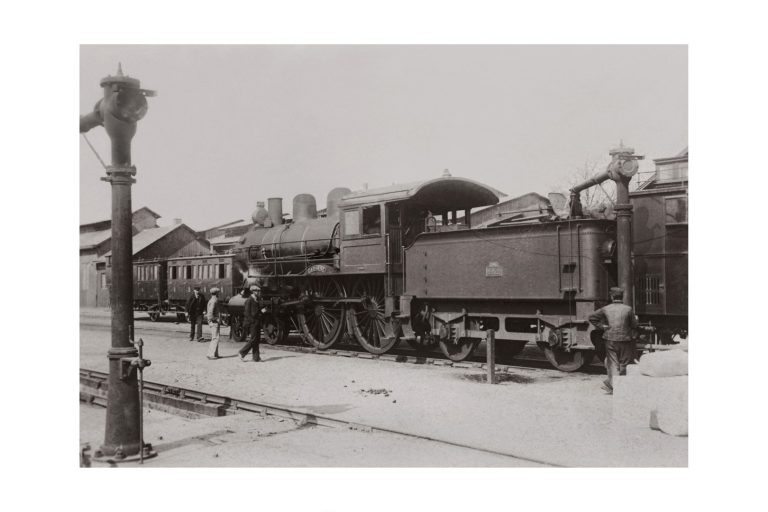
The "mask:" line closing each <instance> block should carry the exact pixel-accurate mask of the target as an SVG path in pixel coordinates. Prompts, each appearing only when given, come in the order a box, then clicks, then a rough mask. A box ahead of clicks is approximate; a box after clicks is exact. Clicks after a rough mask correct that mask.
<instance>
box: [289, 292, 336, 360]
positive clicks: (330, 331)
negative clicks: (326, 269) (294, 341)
mask: <svg viewBox="0 0 768 512" xmlns="http://www.w3.org/2000/svg"><path fill="white" fill-rule="evenodd" d="M304 293H305V294H306V295H307V297H308V301H307V303H306V304H305V305H304V306H303V307H302V308H299V310H298V311H297V312H296V324H297V326H298V328H299V332H300V333H301V334H302V335H303V337H304V339H305V340H306V341H308V342H309V343H310V344H312V345H313V346H314V347H317V348H319V349H321V350H325V349H327V348H330V347H331V346H332V345H333V344H334V343H336V342H337V341H338V340H339V338H341V335H342V334H343V331H344V313H345V311H346V308H345V307H344V303H342V302H333V300H330V299H340V298H342V297H344V296H345V294H344V288H343V287H342V286H341V284H340V283H339V282H338V281H336V280H334V279H333V278H319V277H316V278H312V279H311V280H310V281H309V282H308V283H307V286H306V289H305V290H304Z"/></svg>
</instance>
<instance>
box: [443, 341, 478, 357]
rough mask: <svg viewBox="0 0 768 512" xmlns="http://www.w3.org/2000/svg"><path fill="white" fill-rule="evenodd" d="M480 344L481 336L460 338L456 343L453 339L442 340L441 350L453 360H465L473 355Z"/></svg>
mask: <svg viewBox="0 0 768 512" xmlns="http://www.w3.org/2000/svg"><path fill="white" fill-rule="evenodd" d="M479 344H480V338H459V339H458V340H456V343H454V342H453V340H451V339H441V340H440V352H442V353H443V355H444V356H445V357H447V358H448V359H450V360H451V361H456V362H459V361H463V360H465V359H466V358H468V357H469V356H471V355H472V352H474V351H475V349H476V348H477V346H478V345H479Z"/></svg>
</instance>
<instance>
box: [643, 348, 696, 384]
mask: <svg viewBox="0 0 768 512" xmlns="http://www.w3.org/2000/svg"><path fill="white" fill-rule="evenodd" d="M639 366H640V372H641V373H642V374H643V375H648V376H650V377H675V376H678V375H688V352H685V351H683V350H665V351H662V352H651V353H650V354H644V355H643V357H641V358H640V364H639Z"/></svg>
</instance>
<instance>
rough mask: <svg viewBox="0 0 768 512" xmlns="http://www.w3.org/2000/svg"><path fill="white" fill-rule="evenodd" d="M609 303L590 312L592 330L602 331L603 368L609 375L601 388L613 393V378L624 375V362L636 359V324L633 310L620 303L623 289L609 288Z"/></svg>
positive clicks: (627, 362)
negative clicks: (634, 334) (603, 345)
mask: <svg viewBox="0 0 768 512" xmlns="http://www.w3.org/2000/svg"><path fill="white" fill-rule="evenodd" d="M610 293H611V303H610V304H608V305H607V306H605V307H602V308H600V309H598V310H597V311H595V312H594V313H592V314H591V315H589V322H590V323H591V324H592V325H594V326H595V329H597V330H600V331H603V340H604V341H605V359H606V360H605V367H606V369H607V370H608V378H607V379H606V380H605V381H603V386H602V388H603V389H604V390H605V391H606V392H608V393H609V394H613V377H614V376H616V375H626V374H627V365H629V364H631V363H632V361H634V359H635V340H634V338H633V332H632V331H633V329H635V328H636V327H637V319H636V318H635V312H634V311H633V310H632V308H631V307H629V306H627V305H626V304H624V303H623V298H624V289H622V288H611V292H610Z"/></svg>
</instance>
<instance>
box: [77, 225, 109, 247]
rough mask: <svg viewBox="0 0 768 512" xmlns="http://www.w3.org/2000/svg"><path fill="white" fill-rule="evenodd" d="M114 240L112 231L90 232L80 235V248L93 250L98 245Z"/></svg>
mask: <svg viewBox="0 0 768 512" xmlns="http://www.w3.org/2000/svg"><path fill="white" fill-rule="evenodd" d="M110 238H112V229H111V228H110V229H104V230H102V231H89V232H86V233H80V248H81V249H92V248H94V247H96V246H97V245H99V244H101V243H103V242H106V241H107V240H109V239H110Z"/></svg>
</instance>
